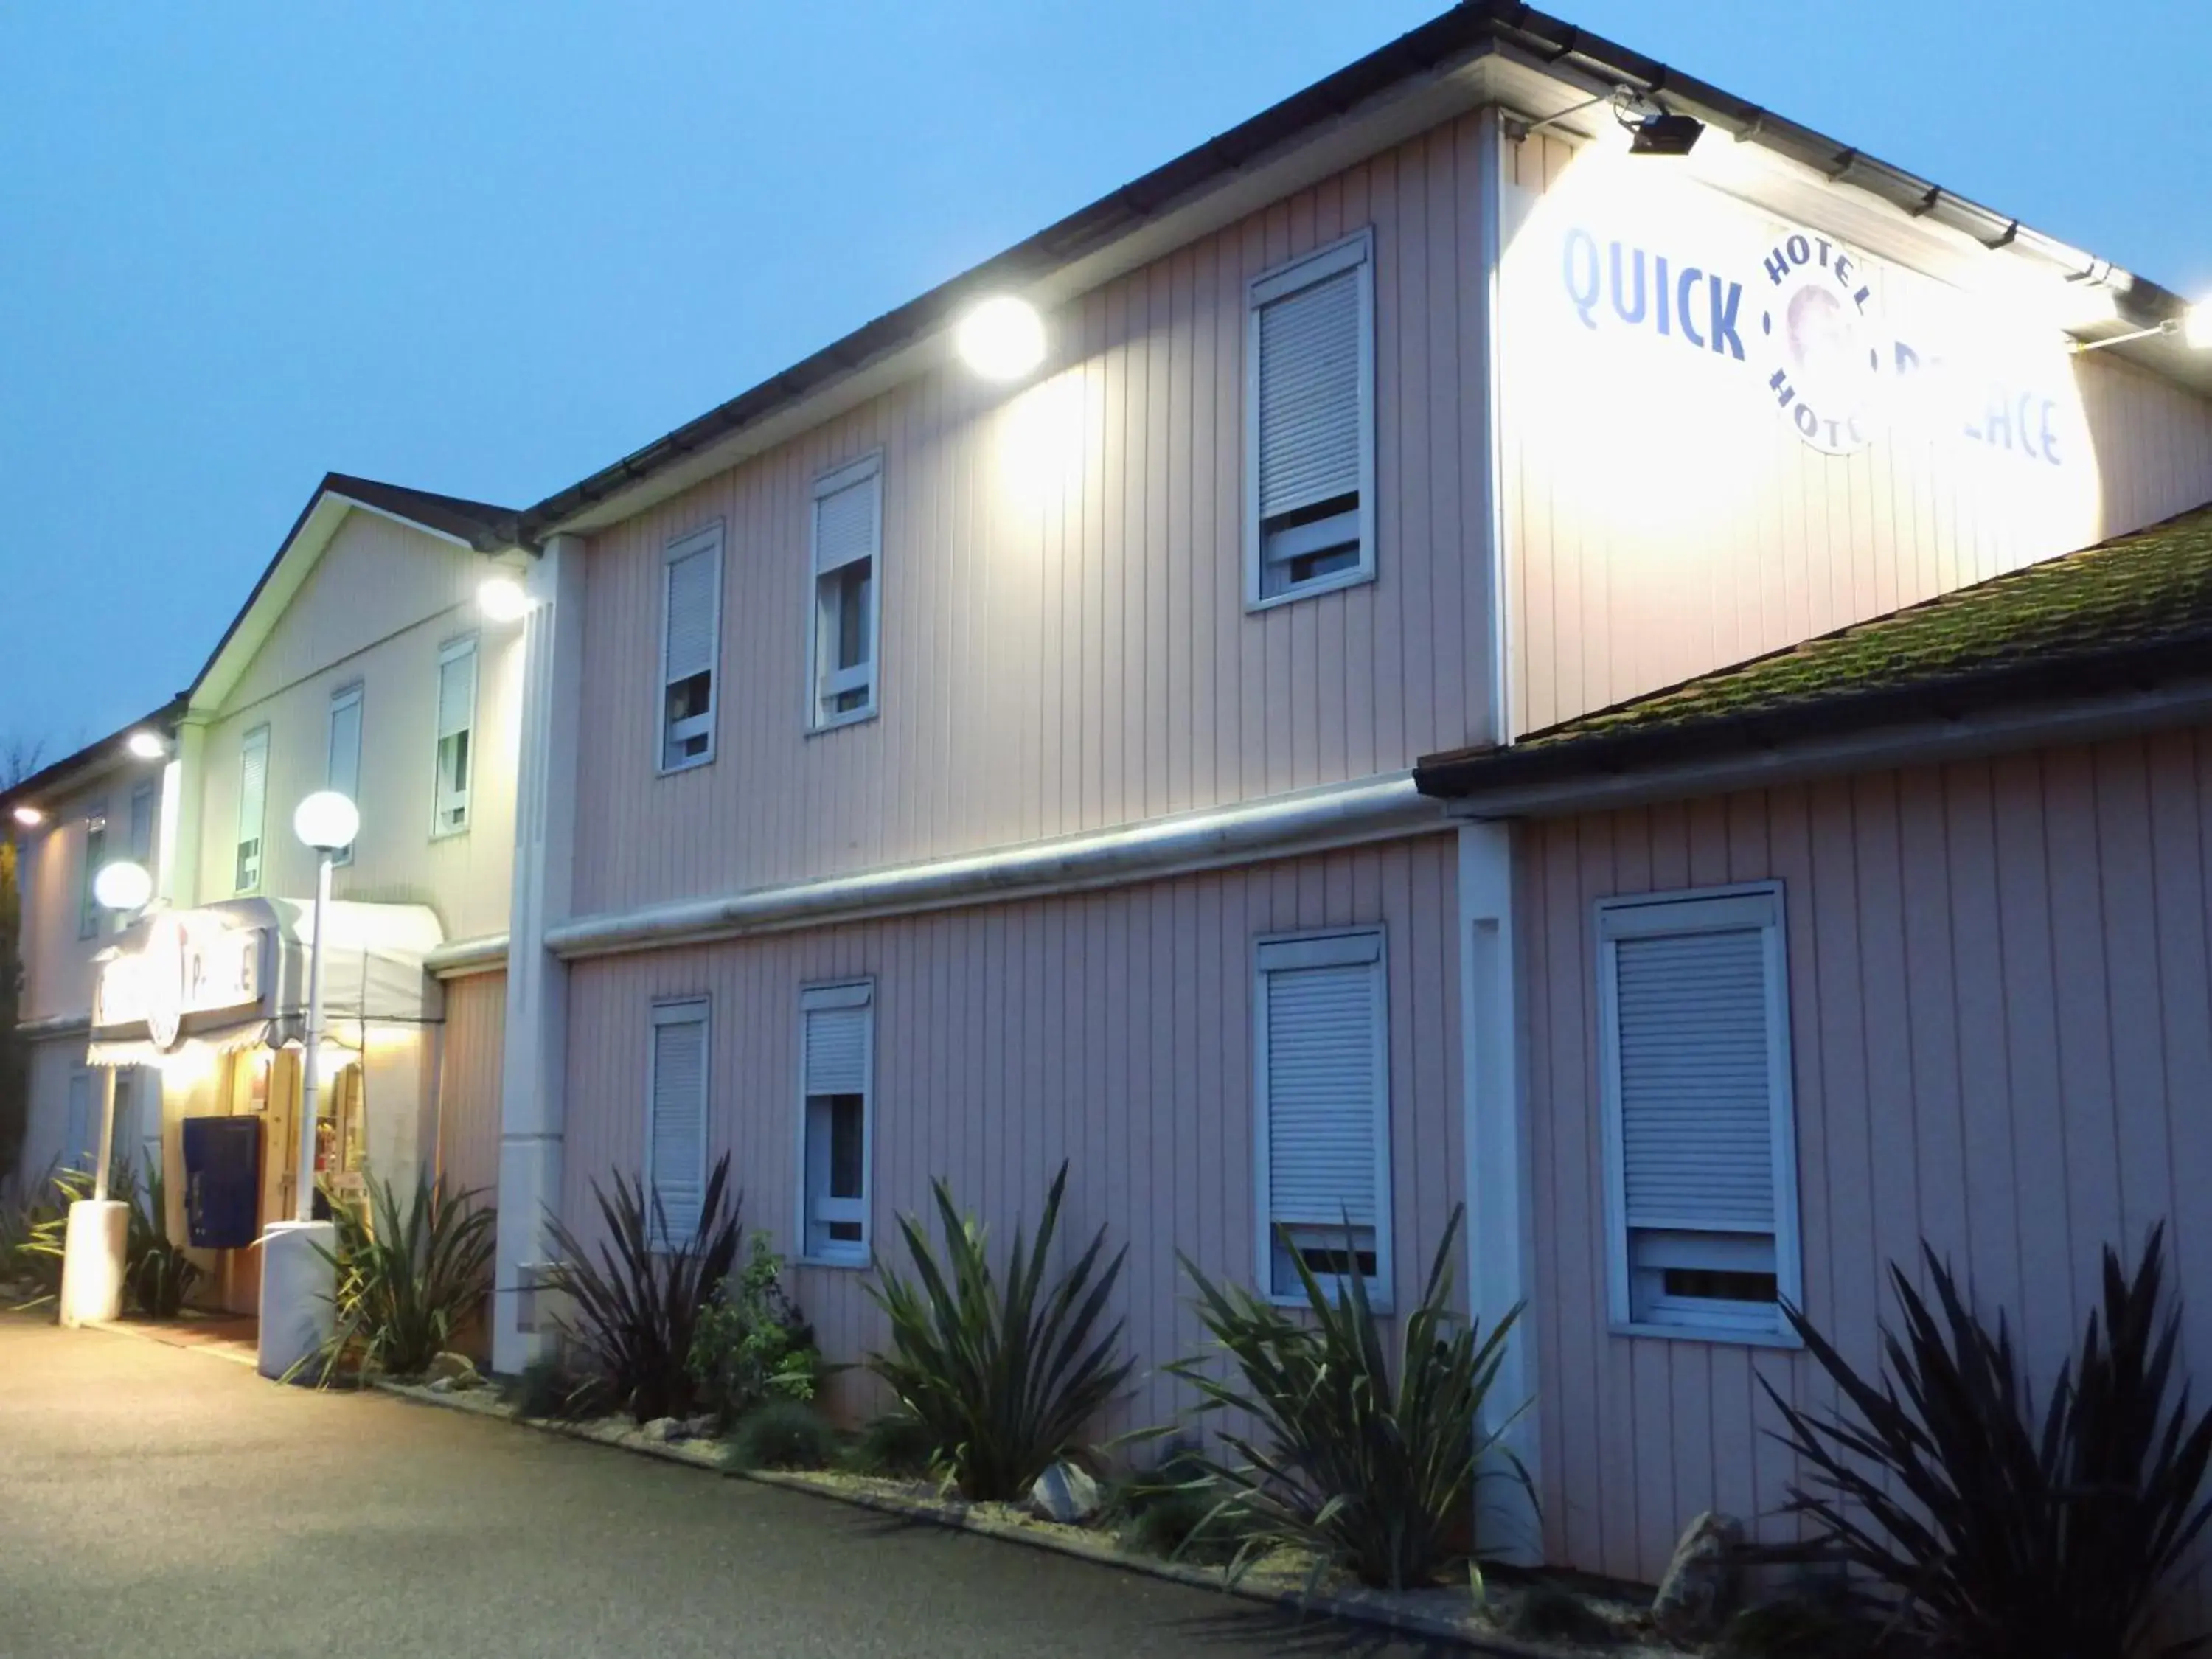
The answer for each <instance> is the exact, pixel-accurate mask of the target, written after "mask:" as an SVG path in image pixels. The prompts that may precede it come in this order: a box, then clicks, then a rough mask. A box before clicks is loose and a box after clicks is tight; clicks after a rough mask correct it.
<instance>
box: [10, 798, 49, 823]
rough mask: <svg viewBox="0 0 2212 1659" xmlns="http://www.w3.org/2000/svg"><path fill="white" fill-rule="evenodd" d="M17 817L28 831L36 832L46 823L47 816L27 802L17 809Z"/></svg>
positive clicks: (16, 819) (16, 820)
mask: <svg viewBox="0 0 2212 1659" xmlns="http://www.w3.org/2000/svg"><path fill="white" fill-rule="evenodd" d="M15 822H16V823H20V824H21V825H22V826H23V828H25V829H37V828H38V827H39V826H40V824H42V823H45V822H46V814H45V813H44V812H41V811H39V809H38V808H37V807H35V806H33V805H31V804H30V803H29V802H27V801H26V802H25V803H24V804H23V805H21V806H19V807H17V808H16V809H15Z"/></svg>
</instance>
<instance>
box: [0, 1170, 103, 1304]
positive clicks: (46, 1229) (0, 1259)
mask: <svg viewBox="0 0 2212 1659" xmlns="http://www.w3.org/2000/svg"><path fill="white" fill-rule="evenodd" d="M77 1173H78V1172H77V1171H76V1170H58V1171H50V1172H49V1173H48V1175H47V1176H46V1178H45V1179H43V1180H40V1181H36V1182H27V1183H26V1185H25V1187H24V1195H23V1197H22V1199H21V1200H20V1201H17V1202H15V1203H11V1204H9V1205H8V1206H5V1209H4V1212H0V1283H3V1284H8V1285H12V1286H13V1287H14V1289H15V1295H16V1297H17V1298H18V1299H17V1300H16V1302H15V1304H14V1305H15V1306H16V1307H17V1308H19V1309H27V1308H36V1307H40V1306H43V1305H45V1304H47V1303H49V1302H52V1301H55V1300H56V1299H58V1297H60V1295H61V1291H62V1241H63V1237H64V1234H65V1233H66V1231H67V1230H68V1227H69V1206H70V1200H71V1198H72V1197H73V1196H81V1195H82V1194H73V1193H72V1191H71V1188H70V1177H72V1176H76V1174H77ZM84 1190H85V1192H87V1193H88V1192H89V1191H90V1190H91V1182H90V1180H89V1178H88V1179H87V1180H86V1181H85V1183H84Z"/></svg>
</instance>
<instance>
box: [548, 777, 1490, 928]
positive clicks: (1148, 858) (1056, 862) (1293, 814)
mask: <svg viewBox="0 0 2212 1659" xmlns="http://www.w3.org/2000/svg"><path fill="white" fill-rule="evenodd" d="M1449 827H1450V826H1449V823H1448V821H1447V819H1446V817H1445V814H1444V812H1443V803H1442V802H1439V801H1435V800H1431V799H1428V798H1427V797H1425V796H1424V795H1422V794H1421V793H1419V791H1418V790H1416V789H1415V788H1414V787H1413V775H1412V774H1411V773H1410V772H1393V773H1387V774H1384V775H1382V776H1379V777H1372V778H1363V779H1360V780H1358V781H1355V782H1352V783H1344V784H1332V785H1328V786H1325V787H1322V788H1319V789H1310V790H1304V791H1301V792H1299V793H1297V794H1291V795H1276V796H1272V797H1269V798H1268V799H1265V800H1256V801H1249V802H1243V803H1241V804H1239V805H1234V806H1226V807H1221V808H1218V809H1214V810H1211V811H1200V812H1186V813H1180V814H1177V815H1176V816H1175V817H1166V818H1156V819H1154V820H1152V822H1151V823H1140V824H1133V825H1129V826H1127V827H1124V828H1121V829H1102V830H1095V831H1091V832H1089V833H1086V834H1083V835H1077V836H1061V837H1059V838H1057V839H1054V840H1052V841H1042V842H1030V844H1028V845H1026V846H1021V847H1009V848H997V849H994V850H992V851H988V852H982V853H974V854H965V855H963V856H961V857H957V858H949V859H933V860H927V861H926V862H923V863H919V864H907V865H894V866H889V867H887V868H884V869H878V870H868V871H862V872H858V873H855V874H853V875H849V876H833V877H829V878H825V879H823V880H819V881H808V882H798V883H793V884H789V885H786V886H779V887H764V888H754V889H751V890H747V891H744V892H737V893H730V894H726V895H723V896H716V897H708V898H701V899H686V900H683V901H681V902H677V903H672V904H656V905H648V906H645V907H643V908H639V909H635V910H627V911H620V912H615V913H610V914H603V915H592V916H580V917H578V918H576V919H575V920H574V921H565V922H561V923H559V924H557V925H556V926H553V927H548V928H547V929H546V930H545V944H546V947H547V948H548V949H549V950H550V951H552V952H553V953H554V954H555V955H556V956H557V957H564V958H575V957H598V956H612V955H617V954H620V953H623V952H626V951H652V950H659V949H660V948H662V947H664V946H666V945H689V944H696V943H698V942H701V941H702V940H708V939H736V938H740V937H743V936H744V935H747V934H752V933H779V932H784V931H787V930H789V929H793V928H798V927H819V926H821V925H823V923H826V922H829V921H859V920H862V919H865V918H868V917H877V916H888V915H911V914H914V913H916V912H920V911H926V910H940V909H946V908H951V907H954V906H961V905H971V904H989V903H995V902H1001V901H1006V900H1012V899H1026V898H1039V897H1043V896H1048V895H1052V894H1057V893H1079V892H1088V891H1091V890H1096V889H1098V888H1102V887H1118V886H1121V885H1123V884H1127V883H1130V882H1136V881H1155V880H1160V879H1164V878H1168V877H1170V876H1180V875H1188V874H1191V873H1193V872H1197V871H1200V870H1214V869H1220V868H1222V867H1224V866H1231V865H1238V864H1249V863H1254V862H1257V861H1259V860H1263V859H1276V858H1289V857H1292V856H1295V855H1297V854H1304V853H1314V852H1322V851H1326V850H1328V849H1331V848H1340V847H1353V846H1358V845H1360V844H1362V843H1364V842H1374V841H1384V840H1395V839H1397V838H1400V837H1402V836H1413V835H1421V834H1425V833H1435V832H1439V831H1443V830H1446V829H1449Z"/></svg>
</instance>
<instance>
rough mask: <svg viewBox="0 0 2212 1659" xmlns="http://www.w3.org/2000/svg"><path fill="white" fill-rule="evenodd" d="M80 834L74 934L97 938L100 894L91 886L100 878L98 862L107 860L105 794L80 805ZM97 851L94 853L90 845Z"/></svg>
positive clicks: (98, 932)
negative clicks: (81, 835) (82, 830)
mask: <svg viewBox="0 0 2212 1659" xmlns="http://www.w3.org/2000/svg"><path fill="white" fill-rule="evenodd" d="M83 823H84V836H83V838H82V841H81V842H79V846H80V848H81V849H82V850H81V854H80V860H79V862H80V865H81V866H82V867H80V868H79V870H78V871H77V884H76V936H77V938H78V939H98V938H99V937H100V933H101V927H100V896H99V895H98V894H97V893H95V892H94V890H93V889H94V884H96V883H97V882H98V881H99V879H100V866H101V865H103V864H105V863H106V861H107V801H106V797H104V796H103V797H102V798H101V799H99V800H96V801H94V802H92V803H90V804H89V805H87V806H86V808H85V809H84V819H83ZM95 844H97V847H98V849H99V852H98V856H97V857H95V856H94V846H95Z"/></svg>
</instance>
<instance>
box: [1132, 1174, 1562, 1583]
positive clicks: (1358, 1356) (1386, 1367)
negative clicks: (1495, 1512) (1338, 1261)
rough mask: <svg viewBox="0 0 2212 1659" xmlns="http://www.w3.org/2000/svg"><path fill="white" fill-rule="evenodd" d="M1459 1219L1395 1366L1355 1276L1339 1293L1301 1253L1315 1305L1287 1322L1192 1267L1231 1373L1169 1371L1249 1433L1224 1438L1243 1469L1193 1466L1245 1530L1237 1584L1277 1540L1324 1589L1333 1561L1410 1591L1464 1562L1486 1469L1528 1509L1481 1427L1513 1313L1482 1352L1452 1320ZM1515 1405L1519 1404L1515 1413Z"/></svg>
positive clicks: (1201, 1364) (1189, 1366) (1193, 1367)
mask: <svg viewBox="0 0 2212 1659" xmlns="http://www.w3.org/2000/svg"><path fill="white" fill-rule="evenodd" d="M1461 1219H1462V1212H1461V1211H1459V1210H1456V1209H1455V1210H1454V1212H1453V1213H1452V1218H1451V1225H1449V1227H1447V1228H1446V1229H1445V1230H1444V1237H1443V1242H1442V1243H1439V1244H1438V1245H1437V1254H1436V1260H1435V1262H1434V1263H1433V1265H1431V1267H1430V1269H1429V1278H1428V1284H1427V1285H1426V1287H1425V1289H1424V1290H1423V1291H1422V1293H1421V1299H1420V1301H1419V1304H1418V1305H1416V1306H1415V1307H1414V1308H1413V1309H1412V1310H1409V1311H1408V1312H1407V1313H1406V1314H1405V1315H1403V1316H1401V1318H1400V1319H1399V1320H1398V1321H1397V1325H1398V1331H1399V1342H1398V1345H1397V1346H1398V1351H1397V1352H1396V1354H1395V1356H1392V1355H1389V1354H1387V1353H1386V1352H1385V1349H1384V1344H1383V1324H1382V1322H1381V1321H1379V1320H1378V1319H1377V1318H1376V1315H1375V1310H1374V1308H1373V1306H1372V1305H1371V1304H1370V1302H1369V1300H1368V1296H1367V1286H1366V1283H1365V1281H1364V1279H1362V1278H1360V1277H1359V1276H1358V1275H1357V1274H1352V1275H1350V1276H1348V1277H1347V1278H1346V1279H1344V1280H1343V1281H1342V1284H1343V1286H1344V1288H1343V1290H1342V1291H1341V1292H1340V1294H1336V1295H1332V1294H1331V1293H1330V1291H1328V1290H1327V1289H1324V1288H1323V1286H1322V1285H1321V1283H1320V1281H1319V1280H1317V1279H1316V1278H1315V1277H1314V1275H1313V1273H1312V1271H1311V1270H1310V1268H1309V1267H1307V1266H1306V1265H1305V1262H1304V1259H1303V1258H1302V1257H1301V1256H1300V1255H1298V1253H1297V1251H1295V1250H1292V1251H1291V1260H1292V1261H1295V1262H1297V1268H1298V1277H1299V1280H1300V1282H1301V1283H1302V1284H1303V1285H1304V1288H1305V1295H1306V1306H1305V1308H1304V1310H1300V1313H1299V1314H1298V1315H1297V1316H1293V1315H1292V1314H1291V1313H1290V1312H1287V1311H1285V1310H1284V1309H1281V1308H1279V1307H1276V1306H1275V1305H1274V1304H1272V1303H1270V1302H1267V1301H1266V1300H1264V1299H1262V1298H1261V1297H1258V1296H1255V1295H1254V1294H1253V1293H1252V1292H1251V1291H1249V1290H1247V1289H1245V1288H1243V1286H1241V1285H1238V1286H1230V1287H1226V1288H1225V1287H1224V1286H1221V1285H1216V1284H1214V1283H1213V1282H1212V1280H1211V1279H1207V1278H1206V1275H1205V1274H1204V1273H1200V1271H1199V1270H1198V1268H1197V1267H1195V1266H1194V1265H1193V1264H1192V1263H1191V1262H1190V1261H1189V1260H1188V1258H1185V1259H1184V1261H1183V1267H1184V1270H1185V1271H1186V1272H1188V1273H1189V1274H1190V1277H1191V1279H1192V1282H1193V1283H1194V1285H1196V1286H1197V1289H1198V1311H1199V1317H1200V1320H1201V1321H1202V1322H1204V1323H1205V1325H1206V1329H1207V1331H1208V1332H1209V1333H1210V1334H1212V1337H1213V1340H1214V1341H1215V1343H1216V1344H1218V1346H1219V1347H1220V1348H1221V1349H1222V1350H1223V1351H1225V1352H1226V1353H1227V1354H1228V1355H1229V1357H1230V1358H1231V1361H1232V1362H1234V1365H1235V1369H1236V1372H1237V1376H1236V1377H1235V1379H1234V1380H1228V1381H1225V1380H1223V1379H1222V1378H1220V1377H1218V1376H1214V1375H1212V1374H1211V1373H1210V1371H1209V1370H1208V1369H1207V1368H1206V1361H1205V1360H1204V1359H1202V1358H1190V1359H1184V1360H1181V1361H1178V1362H1177V1363H1176V1364H1174V1365H1171V1366H1170V1367H1169V1370H1170V1371H1172V1372H1173V1373H1175V1374H1176V1376H1181V1377H1182V1378H1183V1379H1184V1380H1185V1381H1187V1382H1188V1383H1190V1384H1191V1385H1192V1386H1193V1387H1194V1388H1195V1389H1197V1390H1198V1391H1199V1393H1200V1395H1201V1396H1203V1400H1204V1403H1203V1405H1202V1406H1201V1407H1200V1410H1201V1411H1221V1412H1227V1413H1234V1414H1236V1415H1237V1416H1242V1417H1245V1418H1248V1419H1249V1420H1250V1421H1251V1422H1252V1423H1253V1424H1254V1425H1255V1429H1254V1430H1252V1431H1248V1432H1247V1433H1233V1432H1227V1431H1225V1432H1224V1433H1223V1434H1222V1436H1221V1440H1222V1443H1224V1444H1225V1445H1226V1446H1228V1447H1229V1448H1230V1449H1231V1450H1233V1451H1234V1452H1235V1453H1236V1454H1237V1459H1238V1460H1239V1461H1237V1462H1233V1463H1231V1462H1222V1461H1220V1460H1218V1459H1216V1458H1214V1457H1212V1456H1211V1455H1206V1454H1202V1453H1201V1454H1197V1455H1194V1458H1193V1462H1194V1463H1196V1464H1197V1466H1198V1467H1200V1468H1202V1469H1203V1470H1204V1471H1205V1473H1206V1474H1208V1475H1210V1476H1211V1477H1212V1479H1213V1480H1217V1481H1218V1482H1220V1483H1221V1486H1222V1488H1223V1490H1224V1492H1225V1496H1224V1497H1223V1498H1221V1499H1220V1500H1219V1502H1220V1506H1221V1507H1222V1508H1223V1510H1224V1512H1225V1514H1233V1515H1234V1516H1235V1518H1236V1522H1237V1526H1238V1527H1239V1528H1240V1529H1242V1530H1243V1533H1244V1534H1245V1537H1244V1541H1243V1544H1242V1545H1241V1547H1239V1549H1238V1551H1237V1559H1236V1560H1235V1561H1234V1562H1233V1563H1232V1564H1231V1571H1232V1572H1239V1573H1241V1572H1242V1571H1243V1569H1244V1568H1245V1567H1247V1566H1249V1565H1250V1564H1251V1562H1252V1561H1254V1560H1255V1559H1258V1558H1259V1556H1261V1554H1264V1553H1266V1552H1267V1550H1269V1549H1270V1548H1273V1547H1274V1546H1276V1545H1279V1544H1283V1545H1291V1546H1295V1547H1299V1548H1302V1549H1304V1550H1307V1551H1310V1552H1311V1553H1312V1554H1313V1555H1314V1557H1315V1558H1316V1566H1315V1572H1316V1577H1318V1575H1319V1574H1320V1572H1321V1571H1322V1570H1323V1569H1325V1568H1326V1567H1328V1566H1329V1565H1337V1566H1341V1567H1343V1568H1345V1569H1346V1571H1350V1572H1351V1573H1352V1574H1353V1575H1354V1576H1355V1577H1358V1580H1359V1581H1360V1583H1364V1584H1369V1585H1373V1586H1376V1587H1380V1588H1385V1589H1394V1590H1402V1589H1412V1588H1414V1587H1415V1586H1418V1585H1422V1584H1426V1583H1431V1581H1432V1580H1434V1579H1435V1577H1437V1573H1438V1572H1439V1571H1440V1570H1441V1569H1442V1568H1443V1566H1444V1565H1445V1564H1446V1563H1447V1562H1449V1561H1450V1560H1452V1559H1455V1557H1456V1556H1457V1555H1458V1554H1460V1553H1462V1552H1460V1551H1459V1550H1458V1549H1457V1548H1456V1547H1455V1545H1456V1541H1459V1540H1462V1539H1463V1538H1464V1537H1465V1529H1466V1526H1467V1522H1468V1516H1469V1515H1470V1514H1471V1512H1472V1508H1473V1504H1474V1486H1475V1481H1476V1479H1477V1469H1478V1468H1479V1467H1480V1466H1481V1465H1482V1464H1483V1463H1484V1462H1486V1461H1492V1460H1494V1462H1496V1463H1497V1464H1499V1465H1502V1466H1503V1467H1502V1468H1491V1469H1487V1470H1485V1471H1484V1473H1485V1474H1486V1475H1490V1476H1494V1477H1498V1478H1504V1479H1509V1480H1514V1481H1516V1482H1517V1483H1518V1484H1519V1485H1520V1486H1522V1489H1523V1490H1524V1491H1526V1492H1528V1493H1529V1497H1530V1501H1531V1502H1534V1492H1533V1489H1532V1488H1530V1486H1529V1483H1528V1474H1527V1471H1526V1470H1524V1469H1523V1468H1522V1467H1521V1465H1520V1462H1519V1461H1518V1460H1517V1459H1516V1458H1514V1457H1513V1456H1512V1455H1511V1453H1510V1450H1509V1449H1507V1448H1505V1447H1504V1445H1503V1444H1501V1443H1500V1442H1499V1440H1498V1431H1492V1432H1491V1433H1489V1434H1480V1433H1478V1431H1477V1430H1476V1428H1475V1425H1476V1424H1477V1423H1478V1422H1479V1421H1480V1419H1481V1418H1482V1416H1483V1413H1484V1407H1485V1406H1486V1402H1487V1401H1488V1399H1489V1396H1490V1392H1491V1389H1492V1384H1493V1383H1495V1382H1496V1380H1497V1376H1498V1364H1499V1361H1500V1359H1501V1358H1502V1357H1503V1355H1504V1346H1505V1340H1506V1336H1507V1334H1508V1333H1509V1332H1510V1330H1511V1329H1512V1328H1513V1323H1514V1321H1515V1319H1516V1317H1517V1316H1518V1314H1519V1312H1520V1310H1519V1309H1517V1308H1516V1309H1515V1310H1513V1312H1512V1313H1510V1314H1508V1315H1507V1316H1505V1317H1504V1319H1503V1320H1501V1321H1499V1322H1498V1324H1497V1325H1496V1326H1495V1327H1494V1328H1492V1330H1491V1332H1490V1334H1489V1335H1488V1336H1487V1337H1486V1338H1481V1339H1480V1340H1478V1333H1477V1331H1476V1328H1475V1326H1474V1322H1471V1321H1468V1320H1464V1319H1462V1318H1461V1317H1460V1316H1458V1315H1456V1314H1455V1313H1454V1312H1453V1311H1452V1310H1451V1306H1450V1302H1451V1285H1452V1267H1451V1255H1452V1244H1453V1241H1454V1240H1455V1238H1456V1237H1457V1236H1458V1233H1459V1228H1460V1223H1461ZM1285 1242H1286V1243H1287V1240H1286V1241H1285ZM1522 1409H1523V1407H1522V1405H1521V1404H1520V1402H1516V1405H1515V1407H1514V1412H1513V1413H1512V1415H1517V1414H1518V1413H1519V1412H1520V1411H1521V1410H1522ZM1508 1421H1510V1417H1509V1419H1508Z"/></svg>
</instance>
